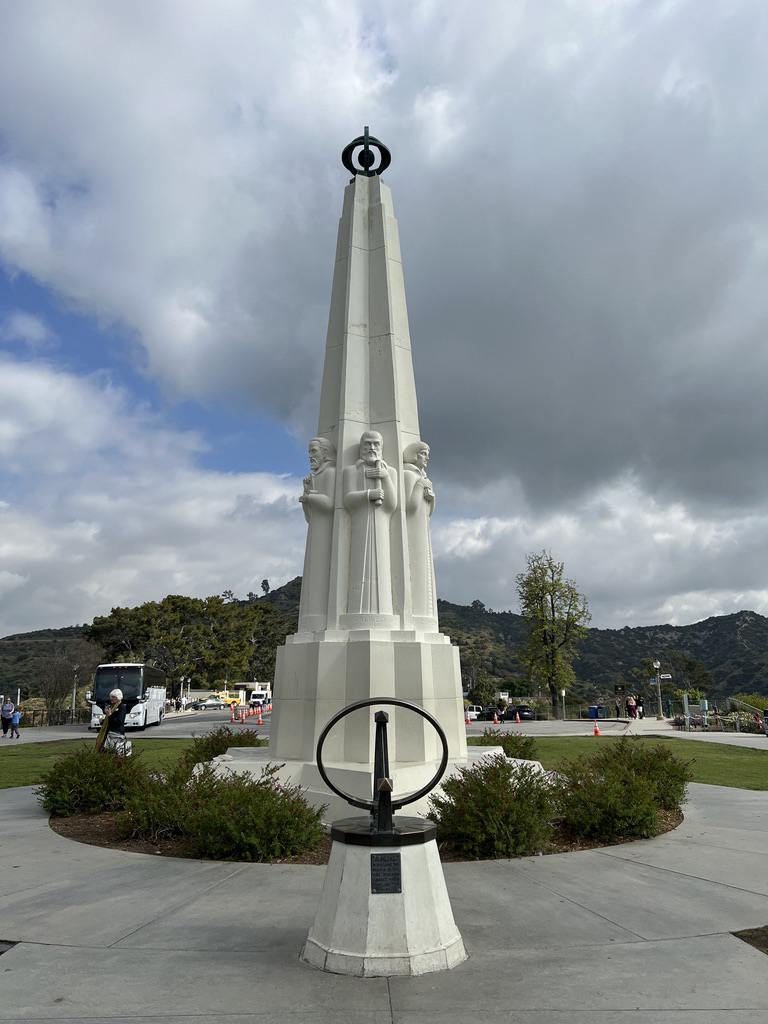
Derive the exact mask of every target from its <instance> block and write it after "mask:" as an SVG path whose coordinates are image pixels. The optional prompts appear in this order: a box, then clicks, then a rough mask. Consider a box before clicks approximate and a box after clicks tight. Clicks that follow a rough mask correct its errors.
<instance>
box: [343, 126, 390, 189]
mask: <svg viewBox="0 0 768 1024" xmlns="http://www.w3.org/2000/svg"><path fill="white" fill-rule="evenodd" d="M371 147H373V148H374V149H377V150H378V151H379V163H378V166H377V167H374V166H373V165H374V163H375V162H376V155H375V154H374V153H373V151H372V149H371ZM356 150H359V152H356ZM341 162H342V163H343V164H344V166H345V167H346V169H347V170H348V171H349V172H350V174H362V175H364V176H365V177H366V178H372V177H374V175H376V174H382V173H383V172H384V171H386V169H387V168H388V167H389V165H390V164H391V163H392V154H391V153H390V152H389V150H388V149H387V147H386V146H385V145H384V143H383V142H379V140H378V139H377V138H375V136H373V135H369V134H368V125H366V126H365V131H364V132H363V134H362V135H358V137H357V138H356V139H353V140H352V142H350V144H349V145H348V146H345V147H344V150H343V151H342V154H341Z"/></svg>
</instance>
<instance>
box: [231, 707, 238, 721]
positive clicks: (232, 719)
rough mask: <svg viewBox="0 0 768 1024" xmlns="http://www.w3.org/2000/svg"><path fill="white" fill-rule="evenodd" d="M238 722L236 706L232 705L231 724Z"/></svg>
mask: <svg viewBox="0 0 768 1024" xmlns="http://www.w3.org/2000/svg"><path fill="white" fill-rule="evenodd" d="M236 721H237V719H236V718H235V706H234V704H233V705H232V717H231V718H230V722H236Z"/></svg>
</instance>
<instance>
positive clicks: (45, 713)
mask: <svg viewBox="0 0 768 1024" xmlns="http://www.w3.org/2000/svg"><path fill="white" fill-rule="evenodd" d="M90 722H91V709H90V708H76V709H75V710H74V711H71V710H70V708H40V709H38V710H35V711H23V712H22V714H21V723H20V724H21V726H22V728H27V727H29V726H32V727H34V728H39V727H41V726H46V725H90Z"/></svg>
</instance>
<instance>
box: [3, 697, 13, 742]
mask: <svg viewBox="0 0 768 1024" xmlns="http://www.w3.org/2000/svg"><path fill="white" fill-rule="evenodd" d="M0 719H2V724H3V739H5V737H6V736H7V735H8V729H9V727H10V724H11V722H12V721H13V701H12V700H11V698H10V697H6V699H5V700H4V701H3V706H2V707H1V708H0ZM11 738H13V734H11Z"/></svg>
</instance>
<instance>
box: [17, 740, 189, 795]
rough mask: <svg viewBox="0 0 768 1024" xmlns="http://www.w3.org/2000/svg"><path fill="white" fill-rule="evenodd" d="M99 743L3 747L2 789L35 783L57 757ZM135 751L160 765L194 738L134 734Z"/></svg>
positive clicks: (152, 763) (152, 765)
mask: <svg viewBox="0 0 768 1024" xmlns="http://www.w3.org/2000/svg"><path fill="white" fill-rule="evenodd" d="M95 742H96V738H95V736H94V738H93V739H88V740H62V741H61V742H57V743H24V744H19V745H18V746H17V747H13V746H11V745H10V743H8V745H7V746H3V747H1V748H0V789H13V788H14V787H15V786H35V785H38V784H39V782H40V781H41V779H42V776H43V774H44V773H45V772H46V771H47V769H48V768H49V767H50V766H51V764H53V762H54V761H55V760H56V758H57V757H61V755H62V754H69V753H71V752H72V751H73V750H77V749H78V747H92V746H93V745H94V743H95ZM131 742H132V743H133V750H134V753H135V754H141V759H142V761H144V763H145V764H147V765H148V766H149V767H150V768H161V767H162V766H163V765H165V764H168V763H169V762H174V761H176V760H177V759H178V757H179V755H180V754H181V752H182V751H183V750H184V749H185V747H188V746H189V745H190V744H191V743H192V740H191V739H189V740H156V739H151V740H135V739H133V737H131Z"/></svg>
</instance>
